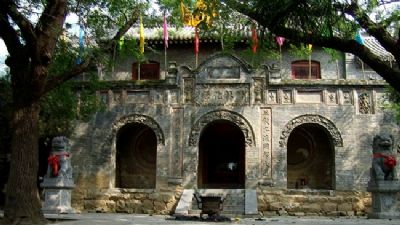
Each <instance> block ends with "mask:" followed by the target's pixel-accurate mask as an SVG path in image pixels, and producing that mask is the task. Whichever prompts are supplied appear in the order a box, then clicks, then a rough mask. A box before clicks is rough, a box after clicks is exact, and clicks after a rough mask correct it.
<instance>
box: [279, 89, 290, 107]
mask: <svg viewBox="0 0 400 225" xmlns="http://www.w3.org/2000/svg"><path fill="white" fill-rule="evenodd" d="M281 102H282V104H291V103H292V102H293V95H292V90H282V100H281Z"/></svg>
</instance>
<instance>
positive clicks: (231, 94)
mask: <svg viewBox="0 0 400 225" xmlns="http://www.w3.org/2000/svg"><path fill="white" fill-rule="evenodd" d="M193 101H194V103H195V104H196V105H197V106H224V105H234V106H236V105H237V106H239V105H248V104H249V102H250V97H249V86H248V85H231V84H202V85H197V86H196V90H195V94H194V98H193Z"/></svg>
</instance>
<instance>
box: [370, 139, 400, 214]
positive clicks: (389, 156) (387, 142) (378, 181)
mask: <svg viewBox="0 0 400 225" xmlns="http://www.w3.org/2000/svg"><path fill="white" fill-rule="evenodd" d="M396 165H397V160H396V155H395V152H394V151H393V137H392V136H391V135H387V134H381V135H376V136H375V137H374V140H373V156H372V166H371V169H370V172H371V179H370V181H369V182H368V187H367V190H368V191H369V192H371V193H372V210H371V212H370V213H369V214H368V217H369V218H373V219H398V218H400V212H399V211H398V210H397V194H398V193H399V192H400V181H399V180H398V179H397V171H396Z"/></svg>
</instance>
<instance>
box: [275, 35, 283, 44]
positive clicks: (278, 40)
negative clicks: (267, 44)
mask: <svg viewBox="0 0 400 225" xmlns="http://www.w3.org/2000/svg"><path fill="white" fill-rule="evenodd" d="M275 39H276V43H278V45H279V46H282V45H283V42H285V38H284V37H279V36H277V37H276V38H275Z"/></svg>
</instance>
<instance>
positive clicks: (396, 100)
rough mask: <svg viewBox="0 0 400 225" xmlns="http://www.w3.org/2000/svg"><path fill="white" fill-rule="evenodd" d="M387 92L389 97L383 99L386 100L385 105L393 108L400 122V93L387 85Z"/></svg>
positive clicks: (389, 108) (387, 107)
mask: <svg viewBox="0 0 400 225" xmlns="http://www.w3.org/2000/svg"><path fill="white" fill-rule="evenodd" d="M386 93H387V96H388V98H387V99H383V100H382V99H381V100H382V101H384V102H383V107H384V108H385V109H388V110H392V111H393V112H394V114H395V117H396V120H397V121H398V122H400V93H399V92H398V91H396V90H395V89H394V88H393V87H391V86H387V88H386Z"/></svg>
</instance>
